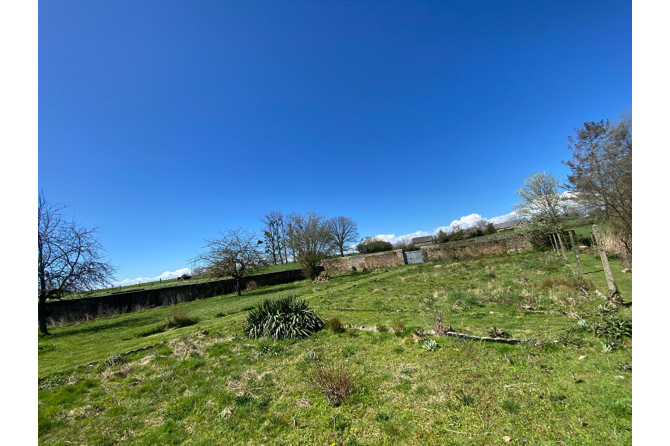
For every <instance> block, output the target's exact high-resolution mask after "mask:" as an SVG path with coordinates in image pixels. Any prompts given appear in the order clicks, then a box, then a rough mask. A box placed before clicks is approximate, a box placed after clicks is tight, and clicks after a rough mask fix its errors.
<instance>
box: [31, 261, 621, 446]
mask: <svg viewBox="0 0 670 446" xmlns="http://www.w3.org/2000/svg"><path fill="white" fill-rule="evenodd" d="M580 259H581V260H582V267H583V268H584V272H585V274H584V276H583V277H582V278H580V277H577V276H576V275H575V274H574V270H575V267H574V265H572V264H568V265H566V264H564V263H563V262H562V261H561V260H559V259H558V258H557V257H556V256H555V255H553V254H551V253H538V252H534V253H526V254H519V255H513V256H500V257H491V258H485V259H480V260H470V261H463V262H444V263H430V264H420V265H411V266H406V267H401V268H396V269H389V270H379V271H375V272H371V273H364V274H357V275H340V276H336V277H334V278H333V279H332V280H331V281H329V282H325V283H319V284H312V283H310V282H307V281H305V282H297V283H293V284H288V285H281V286H275V287H264V288H259V289H258V290H255V291H252V292H248V293H245V294H244V295H243V296H241V297H238V296H231V295H226V296H220V297H215V298H210V299H204V300H200V301H194V302H189V303H183V304H179V305H176V306H174V307H166V308H157V309H152V310H146V311H141V312H137V313H130V314H124V315H120V316H115V317H110V318H106V319H101V320H96V321H89V322H83V323H79V324H72V325H67V326H61V327H51V328H50V330H51V332H52V333H53V334H52V335H50V336H45V337H41V338H40V339H39V377H40V380H39V383H38V385H39V402H38V404H39V439H40V443H41V444H147V445H149V444H182V443H185V444H203V445H204V444H324V445H326V444H328V445H332V444H333V443H335V444H338V445H340V444H349V445H355V444H436V445H437V444H505V439H504V437H509V438H510V439H511V440H512V441H513V442H514V443H525V444H580V445H581V444H630V443H631V441H632V440H631V436H632V434H631V429H632V420H631V414H632V391H631V383H632V372H631V364H632V349H631V345H632V344H631V341H630V337H629V336H627V335H624V336H622V337H617V332H616V330H615V328H616V327H620V326H621V324H624V325H625V321H626V320H627V318H630V316H631V308H632V304H631V302H632V296H631V292H632V291H631V290H632V277H631V275H630V274H622V273H621V270H622V269H623V268H622V267H621V265H619V264H618V262H617V261H616V260H614V261H613V262H612V267H613V272H614V274H615V280H616V281H617V284H618V285H619V288H620V289H621V292H622V296H623V298H624V303H625V305H624V307H621V308H619V309H618V310H613V309H611V308H608V307H607V306H605V305H603V304H604V300H602V299H601V298H600V297H597V295H596V293H595V290H596V289H599V290H601V291H606V289H607V286H606V283H605V279H604V275H603V273H602V266H601V265H600V263H599V258H598V257H597V255H596V254H594V253H592V254H584V255H582V256H581V258H580ZM285 295H294V296H297V297H299V298H301V299H305V300H306V301H307V302H308V303H309V304H310V305H311V306H312V307H313V308H315V309H316V311H317V312H318V313H319V314H320V315H321V316H322V317H323V318H324V319H328V318H330V317H332V316H338V317H339V318H340V319H341V321H342V322H343V323H344V324H352V325H357V326H358V325H360V326H368V327H370V326H377V325H380V324H381V325H385V326H386V327H389V328H394V329H395V331H396V332H397V333H394V332H393V331H388V332H381V333H380V332H376V331H364V330H354V329H350V330H347V331H344V332H342V333H335V332H333V331H331V330H329V329H327V330H324V331H321V332H319V333H318V334H316V335H313V336H312V337H310V338H308V339H303V340H292V341H272V340H263V339H261V340H250V339H248V338H247V337H246V336H245V335H244V333H243V327H244V324H245V317H246V313H247V311H248V309H249V308H251V307H252V306H254V305H255V304H257V303H260V302H261V301H262V300H263V299H266V298H275V297H278V296H285ZM438 316H439V317H440V318H441V320H442V323H443V324H447V325H451V326H452V327H453V329H454V330H456V331H458V332H465V333H469V334H473V335H477V336H486V335H487V333H488V331H489V329H491V328H492V327H494V326H495V327H497V328H498V329H503V330H504V331H505V332H507V333H508V334H509V335H510V336H511V337H513V338H519V339H529V340H530V341H529V342H525V343H523V344H520V345H508V344H497V343H486V342H479V341H469V340H461V339H455V338H451V337H439V336H428V335H426V334H423V332H421V331H419V329H424V330H428V329H432V328H434V327H435V323H436V317H438ZM168 320H172V321H174V320H182V321H185V322H184V326H181V327H179V326H170V324H167V325H166V321H168ZM189 324H190V325H189ZM617 324H619V325H617ZM380 328H383V327H380ZM396 334H397V335H396ZM430 339H432V340H434V341H436V343H437V347H436V348H435V349H434V351H431V349H429V348H428V346H429V344H426V341H428V340H430ZM555 341H556V342H555ZM424 345H426V348H424ZM333 365H335V366H339V365H343V366H344V367H345V369H346V371H347V372H348V373H349V374H351V376H352V378H353V383H354V387H353V393H352V394H351V395H350V396H348V397H347V398H346V399H345V400H344V402H343V403H342V405H340V406H338V407H334V406H333V405H331V404H329V400H328V399H327V397H326V396H324V393H322V392H321V391H320V389H319V388H318V386H316V385H315V384H314V383H313V382H312V380H313V378H314V376H315V373H316V371H317V369H318V368H319V367H324V366H325V367H326V368H327V367H329V366H333ZM331 401H332V400H331Z"/></svg>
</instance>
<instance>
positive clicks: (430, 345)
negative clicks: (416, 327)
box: [423, 339, 439, 352]
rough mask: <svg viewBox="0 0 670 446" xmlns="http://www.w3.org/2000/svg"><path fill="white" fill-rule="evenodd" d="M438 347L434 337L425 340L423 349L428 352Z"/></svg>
mask: <svg viewBox="0 0 670 446" xmlns="http://www.w3.org/2000/svg"><path fill="white" fill-rule="evenodd" d="M438 347H439V345H438V344H437V342H436V341H435V340H434V339H426V340H425V341H423V349H424V350H426V351H427V352H434V351H435V350H437V348H438Z"/></svg>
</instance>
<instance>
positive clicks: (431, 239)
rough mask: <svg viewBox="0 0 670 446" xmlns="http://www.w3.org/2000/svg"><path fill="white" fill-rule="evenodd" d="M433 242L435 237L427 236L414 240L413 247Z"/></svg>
mask: <svg viewBox="0 0 670 446" xmlns="http://www.w3.org/2000/svg"><path fill="white" fill-rule="evenodd" d="M432 241H433V236H432V235H427V236H425V237H415V238H413V239H412V244H413V245H418V244H420V243H428V242H432Z"/></svg>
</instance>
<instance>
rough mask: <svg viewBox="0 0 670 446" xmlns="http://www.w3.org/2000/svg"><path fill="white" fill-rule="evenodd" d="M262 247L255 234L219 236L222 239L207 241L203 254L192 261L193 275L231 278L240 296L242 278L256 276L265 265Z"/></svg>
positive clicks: (240, 232)
mask: <svg viewBox="0 0 670 446" xmlns="http://www.w3.org/2000/svg"><path fill="white" fill-rule="evenodd" d="M261 244H263V241H262V240H258V237H257V235H256V234H255V233H254V232H249V231H246V230H244V229H242V228H238V229H235V230H228V231H226V232H225V233H223V232H222V233H221V237H219V238H215V239H211V240H206V244H205V247H204V248H205V249H206V251H205V252H203V253H202V254H199V255H198V256H197V257H196V258H195V259H194V261H195V264H196V265H197V266H196V268H195V271H194V273H195V274H198V275H205V276H211V277H232V278H233V279H235V291H236V292H237V295H238V296H241V295H242V285H243V284H244V278H245V277H246V276H249V275H251V274H254V273H257V272H259V271H260V270H262V269H263V268H265V267H266V266H267V265H268V262H267V259H266V257H265V255H264V252H263V251H262V250H261V249H260V248H259V246H260V245H261Z"/></svg>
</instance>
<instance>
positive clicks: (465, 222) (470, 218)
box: [373, 212, 517, 245]
mask: <svg viewBox="0 0 670 446" xmlns="http://www.w3.org/2000/svg"><path fill="white" fill-rule="evenodd" d="M513 218H517V216H516V214H515V213H514V212H510V213H509V214H505V215H500V216H498V217H492V218H484V217H482V216H481V215H479V214H470V215H465V216H463V217H461V218H460V219H458V220H453V221H452V222H451V223H450V224H449V225H448V226H439V227H437V228H435V229H433V230H432V231H415V232H411V233H409V234H403V235H395V234H379V235H376V236H374V237H373V238H374V239H376V240H384V241H386V242H390V243H392V244H394V245H395V244H396V243H398V242H399V241H401V240H407V241H411V240H412V239H413V238H416V237H424V236H427V235H435V234H437V233H438V232H440V230H442V231H444V232H447V233H448V232H450V231H451V230H452V229H454V228H455V227H456V226H458V227H460V228H461V229H468V228H471V227H473V226H474V225H475V224H476V223H477V222H478V221H479V220H486V222H487V223H502V222H504V221H507V220H510V219H513Z"/></svg>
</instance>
